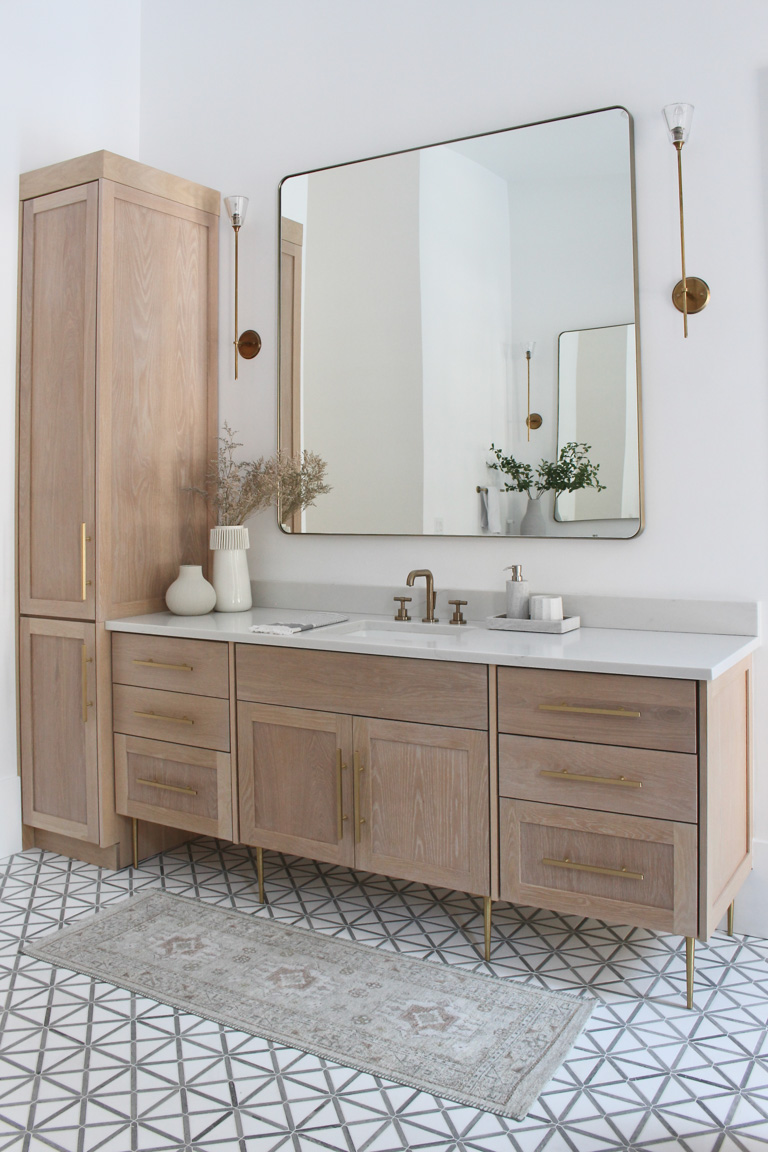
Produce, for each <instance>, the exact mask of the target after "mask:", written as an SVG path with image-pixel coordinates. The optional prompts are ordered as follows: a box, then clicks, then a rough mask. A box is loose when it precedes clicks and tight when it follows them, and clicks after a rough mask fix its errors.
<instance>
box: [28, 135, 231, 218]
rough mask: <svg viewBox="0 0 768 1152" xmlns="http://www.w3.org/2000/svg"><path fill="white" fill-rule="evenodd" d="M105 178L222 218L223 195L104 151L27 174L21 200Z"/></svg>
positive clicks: (179, 177)
mask: <svg viewBox="0 0 768 1152" xmlns="http://www.w3.org/2000/svg"><path fill="white" fill-rule="evenodd" d="M101 179H106V180H114V181H116V182H117V183H118V184H125V185H127V186H128V187H130V188H138V189H140V190H141V191H143V192H151V193H154V195H156V196H164V197H166V198H167V199H169V200H175V201H177V202H178V203H179V204H187V205H189V207H191V208H201V209H202V210H203V211H204V212H211V213H212V214H213V215H215V216H218V215H219V212H220V209H221V196H220V195H219V193H218V192H217V191H216V190H215V189H213V188H206V187H205V185H203V184H195V183H194V182H193V181H192V180H185V179H183V177H181V176H172V175H171V174H170V173H169V172H161V171H160V170H159V169H158V168H151V167H150V166H149V165H148V164H139V163H138V162H137V161H136V160H129V159H128V158H127V157H125V156H118V155H117V154H116V153H115V152H106V151H104V150H101V151H99V152H89V153H88V154H87V155H86V156H76V157H75V158H74V159H72V160H64V161H62V162H61V163H59V164H49V165H48V166H47V167H46V168H37V169H35V171H33V172H25V173H23V175H22V176H21V177H20V178H19V192H20V199H21V200H28V199H30V197H32V196H44V195H45V194H46V193H48V192H55V191H56V190H57V189H59V188H71V187H72V186H73V185H75V184H87V183H88V182H89V181H91V180H94V181H95V180H101Z"/></svg>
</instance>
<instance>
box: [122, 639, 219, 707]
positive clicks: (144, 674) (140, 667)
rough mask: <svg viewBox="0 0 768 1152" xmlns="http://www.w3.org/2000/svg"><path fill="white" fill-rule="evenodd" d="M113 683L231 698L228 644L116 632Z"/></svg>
mask: <svg viewBox="0 0 768 1152" xmlns="http://www.w3.org/2000/svg"><path fill="white" fill-rule="evenodd" d="M112 681H113V683H115V684H135V685H136V686H137V687H140V688H164V689H165V690H166V691H169V692H191V693H193V695H196V696H220V697H221V698H222V699H223V698H226V697H227V696H228V695H229V658H228V653H227V645H226V644H225V643H224V642H223V641H216V640H185V639H183V638H182V637H179V636H139V635H137V634H136V633H132V632H113V633H112Z"/></svg>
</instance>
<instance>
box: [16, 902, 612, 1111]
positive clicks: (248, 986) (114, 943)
mask: <svg viewBox="0 0 768 1152" xmlns="http://www.w3.org/2000/svg"><path fill="white" fill-rule="evenodd" d="M24 952H25V953H26V954H27V955H28V956H33V957H35V958H36V959H38V960H45V961H47V962H48V963H50V964H56V965H61V966H62V967H64V968H71V969H73V970H74V971H75V972H81V973H83V974H84V975H86V976H94V977H95V978H96V979H98V980H105V981H107V982H108V983H110V984H116V985H118V986H119V987H120V988H126V989H128V990H129V991H132V992H138V993H141V994H142V995H144V996H148V997H150V998H152V999H154V1000H159V1001H160V1002H161V1003H163V1004H168V1005H170V1006H171V1007H174V1008H181V1009H183V1010H184V1011H185V1012H192V1013H194V1014H195V1015H197V1016H203V1017H205V1018H206V1019H208V1020H213V1021H215V1022H216V1023H220V1024H226V1025H228V1026H229V1027H232V1028H237V1029H239V1030H241V1031H243V1032H252V1033H254V1034H255V1035H257V1036H261V1037H263V1038H264V1039H266V1040H275V1041H277V1042H278V1043H280V1044H285V1045H287V1046H288V1047H291V1048H299V1049H303V1050H304V1051H305V1052H311V1053H313V1054H314V1055H316V1056H322V1057H325V1058H327V1059H329V1060H333V1061H335V1062H336V1063H338V1064H342V1065H346V1066H347V1067H351V1068H357V1069H360V1070H361V1071H363V1072H370V1073H372V1074H373V1075H376V1076H383V1077H385V1078H386V1079H388V1080H394V1081H398V1082H399V1083H401V1084H406V1085H408V1086H410V1087H413V1088H418V1089H421V1090H423V1091H425V1092H430V1093H433V1094H434V1095H435V1096H441V1097H444V1098H445V1099H447V1100H454V1101H456V1102H458V1103H460V1104H469V1105H471V1106H472V1107H475V1108H481V1109H484V1110H485V1111H488V1112H496V1113H497V1114H499V1115H502V1116H510V1117H512V1118H513V1119H522V1118H523V1117H524V1116H525V1114H526V1112H527V1110H528V1108H529V1107H530V1105H531V1104H532V1103H533V1101H534V1100H535V1099H536V1097H537V1096H538V1095H539V1093H540V1092H541V1090H542V1089H543V1087H544V1085H545V1084H546V1083H547V1081H548V1080H549V1079H550V1078H551V1076H552V1074H553V1073H554V1072H555V1070H556V1069H557V1068H558V1066H559V1065H560V1064H561V1063H562V1061H563V1059H564V1058H565V1056H566V1055H567V1053H568V1050H569V1049H570V1047H571V1046H572V1044H573V1042H574V1040H575V1039H576V1037H577V1036H578V1034H579V1032H580V1031H581V1029H582V1028H583V1027H584V1024H585V1023H586V1021H587V1019H588V1018H589V1015H590V1012H591V1011H592V1007H593V1003H594V1002H593V1001H591V1000H580V999H576V998H575V997H572V996H568V995H566V994H564V993H562V992H547V991H544V990H542V989H540V988H530V987H526V986H524V985H521V984H517V983H514V982H512V981H509V980H501V979H498V978H497V977H494V976H483V975H478V974H476V973H474V972H465V971H461V970H459V969H457V968H455V967H449V966H447V965H444V964H440V963H433V962H431V961H427V960H418V959H414V958H413V957H409V956H402V955H400V954H399V953H396V952H385V951H383V950H381V949H376V948H372V947H370V946H368V945H365V944H356V943H353V942H351V941H348V940H339V939H337V938H335V937H332V936H325V935H322V934H321V933H319V932H313V931H310V930H308V929H305V928H292V927H289V926H287V925H285V924H280V923H278V922H277V921H275V920H272V919H268V918H267V917H264V916H252V915H246V914H245V913H242V912H232V911H228V910H226V909H222V908H218V907H215V906H212V905H210V904H204V903H202V902H201V901H198V900H190V899H187V898H184V897H180V896H169V895H167V894H166V893H165V892H153V893H151V894H150V895H148V896H135V897H133V898H132V899H130V900H125V901H123V902H121V903H120V904H118V905H117V906H116V907H113V908H111V909H110V910H109V911H107V912H98V913H97V914H96V915H95V916H90V917H88V918H87V919H84V920H80V921H78V922H77V923H75V924H73V925H71V926H70V927H68V928H64V929H62V930H61V931H59V932H55V933H53V934H51V935H50V936H44V937H38V938H37V939H35V940H34V941H31V942H30V943H28V944H27V945H26V946H25V948H24Z"/></svg>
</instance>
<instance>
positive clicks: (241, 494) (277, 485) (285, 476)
mask: <svg viewBox="0 0 768 1152" xmlns="http://www.w3.org/2000/svg"><path fill="white" fill-rule="evenodd" d="M235 436H236V433H235V432H233V430H232V429H231V428H230V426H229V424H227V423H226V422H225V423H224V435H223V436H220V437H219V451H218V453H217V456H216V459H215V460H212V461H211V469H210V471H209V473H208V475H207V476H206V485H207V487H206V488H191V489H189V491H191V492H197V493H198V494H199V495H200V496H204V497H205V498H206V500H208V501H209V502H210V504H211V506H212V508H213V510H214V512H215V514H216V523H217V524H220V525H233V524H244V523H245V521H246V520H247V519H248V517H249V516H253V515H254V513H256V512H260V511H261V510H262V509H263V508H269V507H270V506H273V505H274V506H276V507H278V508H279V511H280V519H281V521H282V522H286V521H288V520H289V519H290V518H291V516H293V515H294V514H295V513H296V512H299V511H301V509H302V508H308V507H309V506H310V505H311V504H314V502H315V500H316V499H317V497H318V496H322V495H324V494H325V493H326V492H330V491H331V488H330V485H328V484H326V483H325V471H326V468H327V465H326V463H325V461H324V460H323V459H322V458H321V457H320V456H318V455H317V453H315V452H306V451H305V452H301V453H299V454H298V455H296V456H291V455H290V454H289V453H287V452H276V453H275V455H274V456H270V457H269V458H268V459H267V458H265V457H264V456H260V457H259V459H258V460H240V461H238V460H235V452H236V451H237V449H238V448H242V444H240V443H238V442H237V441H236V440H235Z"/></svg>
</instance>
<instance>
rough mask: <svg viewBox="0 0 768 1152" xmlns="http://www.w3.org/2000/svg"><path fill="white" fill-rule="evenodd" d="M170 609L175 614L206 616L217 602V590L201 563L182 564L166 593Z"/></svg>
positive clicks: (166, 601)
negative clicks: (205, 573) (208, 578)
mask: <svg viewBox="0 0 768 1152" xmlns="http://www.w3.org/2000/svg"><path fill="white" fill-rule="evenodd" d="M165 603H166V604H167V605H168V611H169V612H173V613H174V615H175V616H205V614H206V612H210V611H211V609H212V608H213V606H214V604H215V603H216V592H215V589H214V587H213V585H212V584H209V583H208V581H207V580H206V578H205V576H203V569H202V567H201V565H200V564H182V565H181V567H180V568H179V574H178V576H177V577H176V579H175V580H174V582H173V584H171V586H170V588H169V589H168V591H167V592H166V594H165Z"/></svg>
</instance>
